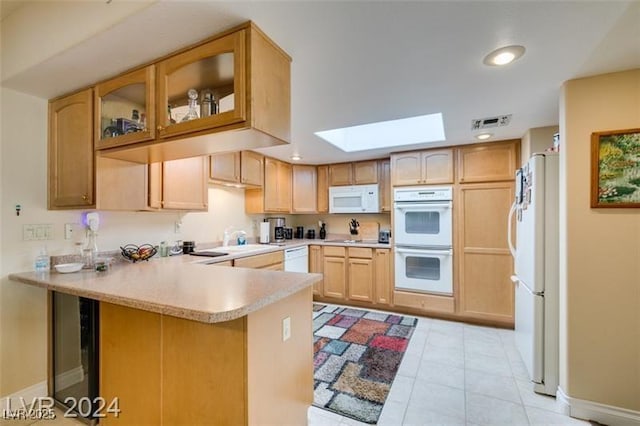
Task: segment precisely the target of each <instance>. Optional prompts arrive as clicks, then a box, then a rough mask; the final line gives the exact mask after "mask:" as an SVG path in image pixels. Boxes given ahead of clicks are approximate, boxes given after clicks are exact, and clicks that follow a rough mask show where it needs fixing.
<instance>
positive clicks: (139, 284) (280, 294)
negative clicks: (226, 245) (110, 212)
mask: <svg viewBox="0 0 640 426" xmlns="http://www.w3.org/2000/svg"><path fill="white" fill-rule="evenodd" d="M274 248H275V249H276V250H277V249H278V248H277V247H274ZM280 249H282V247H280ZM255 254H259V253H256V252H252V253H250V254H248V255H255ZM225 258H227V259H228V258H229V257H227V256H225ZM194 259H196V261H195V262H194ZM202 259H205V260H209V261H210V260H212V259H213V258H197V257H192V256H184V255H183V256H174V257H166V258H157V257H154V258H152V259H151V260H149V261H143V262H138V263H134V264H130V263H119V264H116V265H115V266H112V267H111V268H110V269H109V271H108V272H93V271H89V270H83V271H80V272H76V273H71V274H60V273H57V272H55V271H51V272H22V273H17V274H11V275H9V279H11V280H14V281H18V282H22V283H25V284H30V285H35V286H38V287H43V288H46V289H48V290H53V291H58V292H61V293H67V294H72V295H76V296H82V297H86V298H89V299H95V300H99V301H102V302H109V303H113V304H117V305H122V306H127V307H131V308H136V309H141V310H145V311H150V312H157V313H161V314H166V315H171V316H175V317H180V318H185V319H190V320H194V321H200V322H205V323H216V322H223V321H230V320H233V319H236V318H239V317H242V316H245V315H247V314H249V313H251V312H254V311H257V310H259V309H260V308H262V307H264V306H266V305H269V304H271V303H274V302H276V301H278V300H280V299H283V298H285V297H287V296H289V295H291V294H294V293H296V292H298V291H300V290H302V289H304V288H306V287H309V286H311V285H313V284H314V283H315V282H317V281H319V280H320V279H322V275H320V274H304V273H295V272H280V271H268V270H260V269H247V268H232V267H221V266H216V267H214V266H210V265H207V264H206V262H203V261H202ZM216 259H220V258H216Z"/></svg>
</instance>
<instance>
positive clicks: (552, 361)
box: [508, 152, 559, 396]
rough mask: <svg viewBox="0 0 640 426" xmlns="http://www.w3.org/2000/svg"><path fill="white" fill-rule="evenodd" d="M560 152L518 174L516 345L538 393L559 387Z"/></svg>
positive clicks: (536, 157)
mask: <svg viewBox="0 0 640 426" xmlns="http://www.w3.org/2000/svg"><path fill="white" fill-rule="evenodd" d="M558 169H559V158H558V153H555V152H543V153H536V154H533V155H532V157H531V158H530V159H529V161H528V162H527V163H526V164H525V165H524V166H523V167H522V168H521V169H519V170H518V171H517V172H516V194H515V196H516V199H515V202H514V204H513V206H512V209H511V212H510V214H509V224H508V227H509V234H510V233H511V230H512V226H513V220H515V221H516V222H515V223H516V226H515V229H516V238H515V239H516V244H515V247H513V244H512V236H511V235H509V246H510V248H511V253H512V255H513V257H514V259H515V268H514V270H515V275H514V276H513V277H511V279H512V281H513V283H514V285H515V287H516V290H515V342H516V346H517V348H518V351H519V352H520V355H521V356H522V359H523V361H524V364H525V366H526V367H527V370H528V372H529V377H530V378H531V380H532V381H533V382H534V389H535V391H536V392H539V393H544V394H547V395H553V396H555V394H556V390H557V388H558V316H559V315H558V281H559V270H558V251H559V250H558V220H559V212H558V207H559V205H558V183H559V182H558Z"/></svg>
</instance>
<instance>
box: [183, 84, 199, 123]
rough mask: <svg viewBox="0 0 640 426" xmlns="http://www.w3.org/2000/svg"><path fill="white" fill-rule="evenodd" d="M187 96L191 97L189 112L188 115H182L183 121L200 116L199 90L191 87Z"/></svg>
mask: <svg viewBox="0 0 640 426" xmlns="http://www.w3.org/2000/svg"><path fill="white" fill-rule="evenodd" d="M187 96H188V97H189V112H187V115H185V116H184V117H182V120H180V122H181V123H183V122H185V121H189V120H195V119H197V118H200V117H199V116H198V105H197V104H198V92H197V91H196V89H189V91H188V92H187Z"/></svg>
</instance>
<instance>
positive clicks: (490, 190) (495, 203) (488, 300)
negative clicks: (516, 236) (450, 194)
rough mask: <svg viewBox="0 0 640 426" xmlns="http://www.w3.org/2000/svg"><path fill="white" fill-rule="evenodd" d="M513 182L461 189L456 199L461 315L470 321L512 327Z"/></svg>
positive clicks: (472, 185)
mask: <svg viewBox="0 0 640 426" xmlns="http://www.w3.org/2000/svg"><path fill="white" fill-rule="evenodd" d="M513 191H514V184H513V182H499V183H484V184H469V185H461V186H460V187H459V189H458V193H457V196H456V200H457V212H458V213H457V215H456V221H457V222H456V225H457V228H458V250H457V253H456V255H457V262H458V284H459V291H458V302H459V303H458V311H457V313H458V314H459V315H460V316H461V317H464V318H469V319H474V320H485V321H488V322H492V323H496V324H500V325H506V326H512V325H513V315H514V290H513V284H512V283H511V281H510V279H509V277H510V276H511V275H512V274H513V258H512V257H511V254H510V252H509V249H508V247H507V226H506V225H507V215H508V213H509V208H510V206H511V202H512V199H513Z"/></svg>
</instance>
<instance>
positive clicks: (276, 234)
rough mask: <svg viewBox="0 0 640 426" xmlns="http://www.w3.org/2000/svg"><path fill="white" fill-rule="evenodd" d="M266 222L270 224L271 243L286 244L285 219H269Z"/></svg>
mask: <svg viewBox="0 0 640 426" xmlns="http://www.w3.org/2000/svg"><path fill="white" fill-rule="evenodd" d="M264 221H265V222H269V241H270V242H274V243H284V240H285V238H284V237H285V236H284V227H285V219H284V217H267V218H265V220H264Z"/></svg>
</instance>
